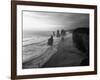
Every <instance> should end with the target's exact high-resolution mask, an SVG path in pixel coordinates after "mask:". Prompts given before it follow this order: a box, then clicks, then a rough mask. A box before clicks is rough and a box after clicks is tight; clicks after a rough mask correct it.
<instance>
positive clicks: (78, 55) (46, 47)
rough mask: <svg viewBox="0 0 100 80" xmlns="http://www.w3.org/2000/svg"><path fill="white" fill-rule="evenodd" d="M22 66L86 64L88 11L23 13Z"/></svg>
mask: <svg viewBox="0 0 100 80" xmlns="http://www.w3.org/2000/svg"><path fill="white" fill-rule="evenodd" d="M22 16H23V19H22V21H23V22H22V30H23V31H22V36H23V37H22V40H23V41H22V43H23V44H22V48H23V50H22V68H23V69H34V68H50V67H72V66H89V14H82V13H67V12H66V13H62V12H39V11H23V12H22Z"/></svg>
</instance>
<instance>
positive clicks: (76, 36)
mask: <svg viewBox="0 0 100 80" xmlns="http://www.w3.org/2000/svg"><path fill="white" fill-rule="evenodd" d="M73 42H74V45H75V47H76V48H78V49H79V50H80V51H82V52H84V53H87V54H88V53H89V28H77V29H75V30H73Z"/></svg>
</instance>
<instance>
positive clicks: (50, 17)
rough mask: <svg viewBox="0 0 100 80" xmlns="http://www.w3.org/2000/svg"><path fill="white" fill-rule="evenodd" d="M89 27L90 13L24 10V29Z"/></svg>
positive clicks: (48, 29) (47, 29) (50, 29)
mask: <svg viewBox="0 0 100 80" xmlns="http://www.w3.org/2000/svg"><path fill="white" fill-rule="evenodd" d="M77 27H89V15H88V14H79V13H58V12H57V13H54V12H36V11H23V30H25V31H26V30H33V31H53V30H57V29H66V30H68V29H73V28H77Z"/></svg>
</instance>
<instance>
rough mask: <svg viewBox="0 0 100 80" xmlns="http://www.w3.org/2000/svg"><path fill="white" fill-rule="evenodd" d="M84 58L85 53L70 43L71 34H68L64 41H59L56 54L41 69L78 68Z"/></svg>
mask: <svg viewBox="0 0 100 80" xmlns="http://www.w3.org/2000/svg"><path fill="white" fill-rule="evenodd" d="M85 57H86V54H85V53H82V52H81V51H79V50H78V49H77V48H75V46H74V44H73V41H72V34H68V35H67V36H66V37H65V39H64V41H60V43H59V44H58V47H57V52H56V53H55V54H54V55H53V56H52V57H51V58H50V59H49V60H48V61H47V62H46V63H45V64H44V65H43V66H42V68H48V67H67V66H80V63H81V61H82V60H83V59H84V58H85Z"/></svg>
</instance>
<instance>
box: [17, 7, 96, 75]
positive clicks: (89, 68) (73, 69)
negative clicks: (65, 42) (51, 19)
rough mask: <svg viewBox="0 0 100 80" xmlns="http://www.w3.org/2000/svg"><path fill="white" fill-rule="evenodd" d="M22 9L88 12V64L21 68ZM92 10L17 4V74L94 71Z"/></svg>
mask: <svg viewBox="0 0 100 80" xmlns="http://www.w3.org/2000/svg"><path fill="white" fill-rule="evenodd" d="M22 10H33V11H34V10H35V11H52V12H71V13H88V14H90V19H89V20H90V66H82V67H81V66H80V67H63V68H42V69H41V68H39V69H22V22H21V18H22V16H21V11H22ZM93 35H94V10H93V9H78V8H58V7H43V6H42V7H41V6H25V5H17V75H32V74H33V75H35V74H48V73H69V72H84V71H94V36H93Z"/></svg>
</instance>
